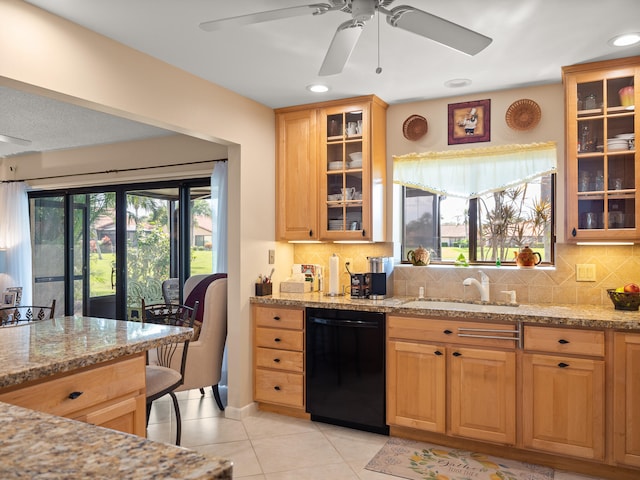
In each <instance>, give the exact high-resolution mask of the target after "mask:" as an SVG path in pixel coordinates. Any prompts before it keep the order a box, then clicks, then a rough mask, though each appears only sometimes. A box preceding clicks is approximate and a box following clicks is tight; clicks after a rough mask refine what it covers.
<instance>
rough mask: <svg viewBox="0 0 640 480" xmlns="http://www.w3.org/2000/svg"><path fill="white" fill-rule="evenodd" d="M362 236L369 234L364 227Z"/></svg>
mask: <svg viewBox="0 0 640 480" xmlns="http://www.w3.org/2000/svg"><path fill="white" fill-rule="evenodd" d="M362 236H363V237H366V236H367V232H366V230H365V229H364V228H363V229H362Z"/></svg>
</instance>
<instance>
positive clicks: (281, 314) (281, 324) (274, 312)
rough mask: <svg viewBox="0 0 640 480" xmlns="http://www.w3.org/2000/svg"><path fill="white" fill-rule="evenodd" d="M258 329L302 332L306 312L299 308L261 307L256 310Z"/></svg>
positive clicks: (255, 316)
mask: <svg viewBox="0 0 640 480" xmlns="http://www.w3.org/2000/svg"><path fill="white" fill-rule="evenodd" d="M254 318H255V322H256V325H257V326H258V327H269V328H287V329H291V330H302V322H303V318H304V311H303V310H301V309H299V308H295V309H294V308H285V307H270V306H260V307H256V308H255V309H254Z"/></svg>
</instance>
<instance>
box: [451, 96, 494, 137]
mask: <svg viewBox="0 0 640 480" xmlns="http://www.w3.org/2000/svg"><path fill="white" fill-rule="evenodd" d="M448 118H449V122H448V123H449V145H456V144H459V143H476V142H488V141H490V140H491V100H489V99H487V100H475V101H473V102H462V103H450V104H449V117H448Z"/></svg>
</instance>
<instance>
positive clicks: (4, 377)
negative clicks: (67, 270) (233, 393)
mask: <svg viewBox="0 0 640 480" xmlns="http://www.w3.org/2000/svg"><path fill="white" fill-rule="evenodd" d="M192 332H193V331H192V329H190V328H182V327H172V326H165V325H155V324H142V323H138V322H124V321H120V320H109V319H104V318H95V317H79V316H67V317H59V318H55V319H53V320H41V321H38V322H34V323H30V324H24V325H17V326H9V327H2V328H0V387H8V386H11V385H17V384H21V383H24V382H28V381H32V380H37V379H40V378H44V377H48V376H51V375H55V374H58V373H62V372H70V371H73V370H77V369H80V368H83V367H87V366H90V365H95V364H98V363H102V362H107V361H109V360H114V359H118V358H121V357H126V356H128V355H134V354H137V353H142V352H144V351H146V350H149V349H151V348H155V347H157V346H159V345H162V344H164V343H167V342H170V341H174V340H186V339H187V338H190V337H191V335H192ZM0 424H1V425H2V431H1V433H0V455H1V456H2V461H0V478H2V479H3V480H4V479H7V480H10V479H14V478H15V479H17V478H48V479H72V478H73V479H75V478H96V479H120V478H122V479H125V478H126V479H128V480H129V479H133V480H135V479H140V480H142V479H148V478H156V479H230V478H231V471H232V467H231V462H230V461H228V460H225V459H220V458H213V457H211V458H208V457H205V456H203V455H200V454H198V453H196V452H193V451H191V450H187V449H184V448H180V447H175V446H173V445H166V444H163V443H158V442H153V441H150V440H147V439H145V438H142V437H138V436H136V435H129V434H126V433H121V432H117V431H115V430H109V429H106V428H102V427H98V426H95V425H90V424H87V423H82V422H78V421H74V420H69V419H66V418H61V417H57V416H54V415H49V414H46V413H41V412H36V411H34V410H29V409H25V408H21V407H17V406H14V405H9V404H6V403H1V402H0Z"/></svg>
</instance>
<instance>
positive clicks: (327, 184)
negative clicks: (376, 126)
mask: <svg viewBox="0 0 640 480" xmlns="http://www.w3.org/2000/svg"><path fill="white" fill-rule="evenodd" d="M320 119H321V120H320V128H321V133H320V135H321V139H322V140H321V145H322V147H321V155H320V158H321V160H320V162H321V172H322V175H321V179H322V180H321V185H320V222H321V223H320V233H321V237H323V238H327V239H340V240H345V239H346V240H350V239H353V240H361V239H363V237H366V235H367V231H368V229H369V221H368V217H369V216H368V215H367V209H368V208H369V206H368V205H369V203H368V202H369V198H370V181H369V158H370V150H369V119H368V108H367V106H366V105H354V106H341V107H334V108H327V109H323V110H322V111H321V115H320Z"/></svg>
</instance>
